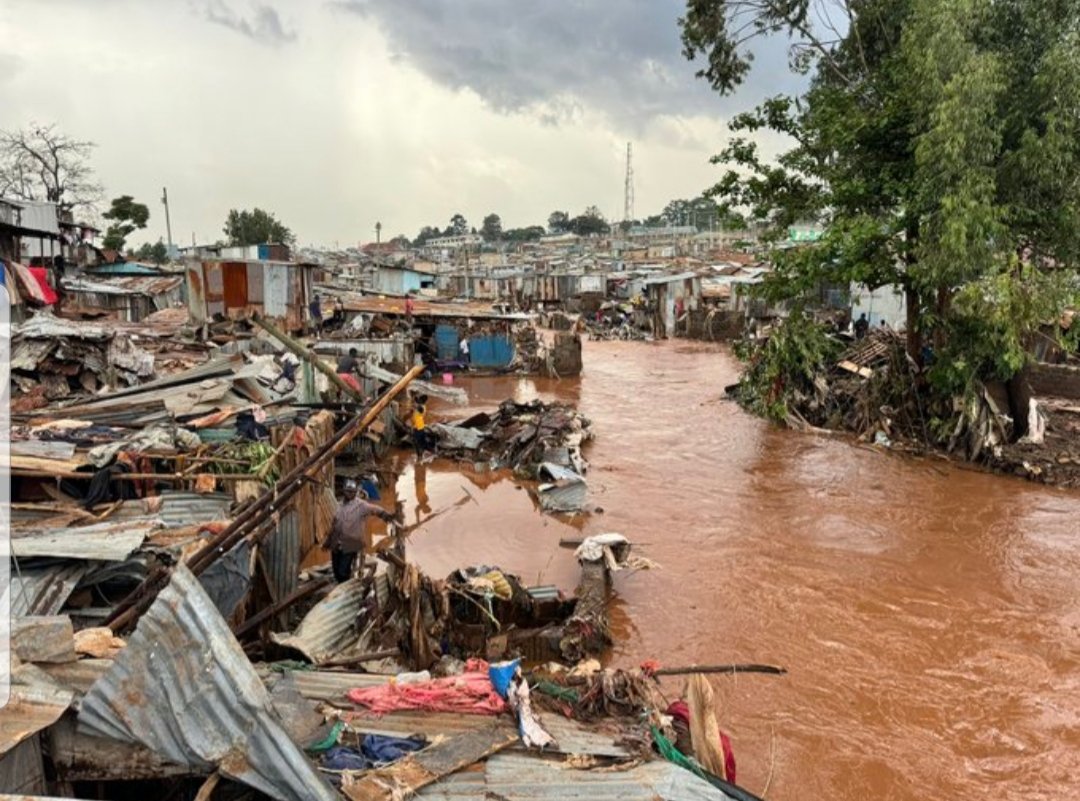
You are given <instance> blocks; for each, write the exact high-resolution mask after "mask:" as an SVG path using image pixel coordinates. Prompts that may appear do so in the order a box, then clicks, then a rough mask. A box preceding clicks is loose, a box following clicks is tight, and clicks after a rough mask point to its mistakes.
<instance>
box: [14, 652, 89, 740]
mask: <svg viewBox="0 0 1080 801" xmlns="http://www.w3.org/2000/svg"><path fill="white" fill-rule="evenodd" d="M35 673H37V669H36V668H34V667H32V666H28V667H27V668H26V669H18V670H16V675H15V677H13V679H14V680H15V681H18V680H19V678H20V677H21V676H29V677H33V675H34V674H35ZM43 678H44V677H43ZM29 680H30V681H31V682H32V683H30V684H13V685H12V687H11V700H9V701H8V703H7V705H6V706H5V707H4V709H3V711H2V712H0V754H6V753H7V752H8V751H10V750H11V749H12V748H14V747H15V746H17V745H18V744H19V743H21V742H22V741H23V740H25V739H26V738H27V737H31V736H33V735H35V734H37V733H38V732H39V731H41V730H42V729H46V728H48V727H49V726H51V725H52V724H54V723H56V721H57V720H59V719H60V716H61V715H63V714H64V712H66V711H67V709H68V707H69V706H71V701H72V699H73V698H74V695H73V694H72V693H71V692H70V691H68V690H61V689H60V688H58V687H54V686H51V685H50V684H49V683H48V682H47V681H36V680H35V679H34V678H30V679H29Z"/></svg>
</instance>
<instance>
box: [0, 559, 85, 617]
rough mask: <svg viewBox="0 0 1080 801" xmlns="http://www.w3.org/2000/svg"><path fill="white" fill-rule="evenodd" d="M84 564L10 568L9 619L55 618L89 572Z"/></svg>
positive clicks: (66, 563)
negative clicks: (53, 616) (37, 616)
mask: <svg viewBox="0 0 1080 801" xmlns="http://www.w3.org/2000/svg"><path fill="white" fill-rule="evenodd" d="M90 567H91V566H90V565H89V564H88V563H87V562H62V563H61V564H58V565H55V566H53V567H44V568H42V567H38V568H25V569H19V568H17V567H12V569H11V616H12V617H26V616H27V615H45V616H49V615H55V614H57V613H58V612H59V611H60V610H61V608H63V606H64V603H65V602H66V601H67V599H68V598H69V597H70V596H71V593H73V592H74V591H75V587H76V586H77V585H78V583H79V581H80V580H81V579H82V577H83V576H85V575H86V573H87V572H88V571H89V570H90Z"/></svg>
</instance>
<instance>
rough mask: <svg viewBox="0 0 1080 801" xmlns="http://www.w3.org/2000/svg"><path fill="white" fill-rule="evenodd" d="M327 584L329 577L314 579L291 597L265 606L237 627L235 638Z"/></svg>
mask: <svg viewBox="0 0 1080 801" xmlns="http://www.w3.org/2000/svg"><path fill="white" fill-rule="evenodd" d="M329 583H330V577H329V576H326V577H325V578H319V579H315V580H314V581H309V582H307V583H306V584H304V586H302V587H300V588H298V589H297V590H296V591H294V592H293V593H292V594H291V595H289V596H287V597H285V598H283V599H282V600H280V601H278V602H277V603H276V604H271V605H270V606H267V607H265V608H264V609H261V610H260V611H259V612H257V613H256V614H254V615H252V616H251V617H249V618H248V619H247V620H245V621H244V622H243V623H242V624H240V626H238V627H237V629H236V631H235V632H234V634H236V636H237V637H242V636H243V635H245V634H247V633H248V632H249V631H251V630H252V629H253V628H255V627H256V626H258V625H259V624H260V623H262V622H263V621H264V620H269V619H270V618H272V617H273V616H274V615H277V614H280V613H281V612H284V611H285V610H286V609H288V608H289V607H290V606H292V605H293V604H296V603H299V602H300V601H302V600H304V599H305V598H307V597H308V596H309V595H311V594H312V593H314V592H316V591H318V590H320V589H322V588H323V587H325V586H326V585H328V584H329Z"/></svg>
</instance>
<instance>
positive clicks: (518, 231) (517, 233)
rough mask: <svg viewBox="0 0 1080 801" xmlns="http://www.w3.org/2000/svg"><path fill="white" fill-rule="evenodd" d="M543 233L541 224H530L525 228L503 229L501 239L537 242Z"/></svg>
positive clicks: (517, 241) (514, 241) (513, 241)
mask: <svg viewBox="0 0 1080 801" xmlns="http://www.w3.org/2000/svg"><path fill="white" fill-rule="evenodd" d="M545 233H547V232H546V231H545V229H544V226H542V225H530V226H527V227H525V228H509V229H507V230H506V231H503V235H502V238H503V241H505V242H511V243H520V242H537V241H539V240H540V237H542V236H543V235H544V234H545Z"/></svg>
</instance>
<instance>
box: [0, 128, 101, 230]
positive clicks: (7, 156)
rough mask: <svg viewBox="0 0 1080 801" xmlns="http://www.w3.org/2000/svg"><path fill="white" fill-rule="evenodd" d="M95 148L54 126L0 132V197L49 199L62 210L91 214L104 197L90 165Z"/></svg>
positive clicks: (91, 144)
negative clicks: (84, 211) (81, 210)
mask: <svg viewBox="0 0 1080 801" xmlns="http://www.w3.org/2000/svg"><path fill="white" fill-rule="evenodd" d="M94 147H96V145H95V144H94V143H93V142H89V141H86V140H81V139H73V138H72V137H70V136H68V135H67V134H65V133H63V132H61V131H59V130H57V128H56V126H55V125H38V124H37V123H31V124H30V125H29V126H27V127H26V128H23V129H21V130H15V131H0V196H3V197H9V198H12V199H14V200H47V201H51V202H53V203H56V204H57V205H58V206H59V207H60V209H61V210H62V211H73V210H75V209H83V210H87V211H92V210H93V208H94V206H95V205H96V204H97V202H98V201H99V200H101V197H102V188H101V184H99V183H97V181H95V180H94V170H93V168H92V167H91V166H90V155H91V153H92V152H93V150H94Z"/></svg>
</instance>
